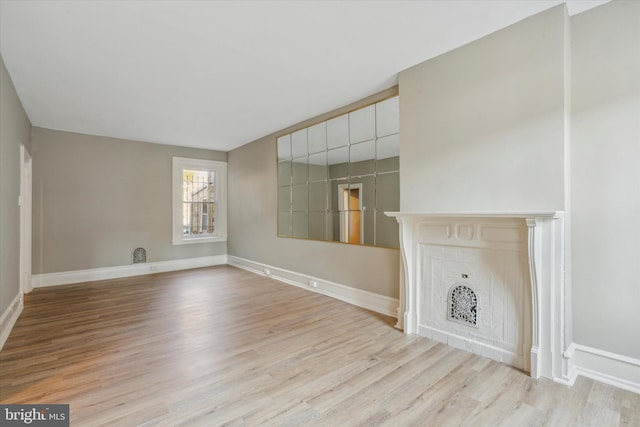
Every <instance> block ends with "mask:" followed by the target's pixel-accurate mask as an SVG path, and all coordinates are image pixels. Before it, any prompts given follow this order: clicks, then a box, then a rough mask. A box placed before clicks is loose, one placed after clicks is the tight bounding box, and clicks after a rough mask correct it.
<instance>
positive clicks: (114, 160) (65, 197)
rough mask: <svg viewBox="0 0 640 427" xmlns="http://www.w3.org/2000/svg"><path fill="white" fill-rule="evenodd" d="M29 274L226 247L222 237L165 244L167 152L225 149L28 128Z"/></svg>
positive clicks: (217, 156) (216, 156)
mask: <svg viewBox="0 0 640 427" xmlns="http://www.w3.org/2000/svg"><path fill="white" fill-rule="evenodd" d="M31 144H32V154H33V273H34V274H38V273H54V272H64V271H74V270H84V269H93V268H100V267H113V266H120V265H128V264H131V263H132V251H133V250H134V249H135V248H137V247H144V248H146V250H147V261H148V262H155V261H168V260H176V259H185V258H196V257H203V256H210V255H219V254H224V253H226V244H225V243H200V244H192V245H177V246H174V245H173V244H172V243H171V212H172V211H171V203H172V202H171V200H172V189H171V171H172V157H173V156H180V157H193V158H200V159H209V160H220V161H225V160H226V153H221V152H215V151H209V150H200V149H194V148H182V147H176V146H170V145H160V144H149V143H145V142H138V141H128V140H120V139H113V138H104V137H98V136H90V135H83V134H77V133H70V132H60V131H55V130H47V129H42V128H33V131H32V142H31Z"/></svg>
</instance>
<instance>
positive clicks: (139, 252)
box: [133, 248, 147, 264]
mask: <svg viewBox="0 0 640 427" xmlns="http://www.w3.org/2000/svg"><path fill="white" fill-rule="evenodd" d="M143 262H147V250H146V249H145V248H135V249H134V250H133V263H134V264H140V263H143Z"/></svg>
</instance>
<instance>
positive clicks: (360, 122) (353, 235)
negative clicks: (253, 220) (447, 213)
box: [277, 96, 400, 248]
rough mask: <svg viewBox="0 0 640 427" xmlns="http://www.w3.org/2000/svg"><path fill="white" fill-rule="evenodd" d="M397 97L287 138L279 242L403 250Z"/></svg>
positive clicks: (280, 147)
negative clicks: (322, 242)
mask: <svg viewBox="0 0 640 427" xmlns="http://www.w3.org/2000/svg"><path fill="white" fill-rule="evenodd" d="M398 101H399V100H398V97H397V96H394V97H392V98H388V99H385V100H383V101H380V102H378V103H376V104H373V105H369V106H367V107H363V108H360V109H358V110H355V111H351V112H350V113H347V114H343V115H341V116H338V117H335V118H332V119H330V120H327V121H324V122H321V123H318V124H316V125H313V126H310V127H307V128H304V129H300V130H297V131H295V132H292V133H289V134H286V135H283V136H281V137H279V138H278V139H277V152H278V235H279V236H281V237H295V238H300V239H313V240H325V241H336V242H343V243H351V244H361V245H375V246H385V247H395V248H397V247H398V246H399V231H398V223H397V222H396V220H395V218H389V217H387V216H386V215H385V214H384V212H385V211H399V210H400V179H399V168H400V162H399V154H400V134H399V131H400V130H399V102H398Z"/></svg>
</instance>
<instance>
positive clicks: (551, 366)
mask: <svg viewBox="0 0 640 427" xmlns="http://www.w3.org/2000/svg"><path fill="white" fill-rule="evenodd" d="M388 215H389V216H393V217H396V219H397V220H398V223H399V224H400V236H401V251H402V261H403V262H402V270H403V271H402V277H401V280H400V306H399V307H398V324H397V327H398V328H400V329H402V330H404V332H405V333H408V334H419V335H422V336H425V337H427V338H430V339H434V340H438V341H441V342H444V343H446V344H448V345H452V346H454V347H458V348H461V349H463V350H466V351H470V352H473V353H477V354H480V355H483V356H486V357H489V358H491V359H494V360H498V361H501V362H504V363H507V364H509V365H512V366H515V367H517V368H519V369H523V370H525V371H527V372H530V374H531V376H532V377H534V378H539V377H546V378H551V379H553V380H555V381H558V382H563V383H570V380H569V379H570V378H571V374H572V372H570V371H571V370H572V369H573V367H572V365H571V364H570V361H569V359H567V358H565V353H564V352H565V350H566V348H567V345H568V343H570V342H571V336H570V333H571V328H570V326H571V325H570V319H571V317H570V302H571V298H570V294H569V292H568V291H569V289H568V287H567V286H566V282H565V277H564V274H565V273H564V272H565V250H564V238H565V234H564V233H565V229H564V214H563V212H482V213H479V212H473V213H460V212H456V213H445V212H437V213H413V212H389V213H388Z"/></svg>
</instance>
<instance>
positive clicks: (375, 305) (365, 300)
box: [227, 255, 398, 317]
mask: <svg viewBox="0 0 640 427" xmlns="http://www.w3.org/2000/svg"><path fill="white" fill-rule="evenodd" d="M227 263H228V264H229V265H233V266H234V267H238V268H242V269H243V270H247V271H250V272H252V273H256V274H259V275H261V276H265V277H271V278H273V279H276V280H279V281H281V282H285V283H288V284H290V285H294V286H298V287H300V288H304V289H307V290H310V291H313V292H317V293H319V294H323V295H327V296H329V297H332V298H336V299H339V300H340V301H344V302H348V303H349V304H353V305H357V306H358V307H362V308H366V309H367V310H371V311H375V312H377V313H381V314H384V315H387V316H391V317H396V316H397V315H398V311H397V309H398V300H397V299H396V298H391V297H387V296H384V295H378V294H374V293H372V292H368V291H363V290H361V289H356V288H352V287H350V286H345V285H341V284H339V283H334V282H330V281H328V280H324V279H321V278H318V277H313V276H309V275H306V274H302V273H296V272H294V271H289V270H285V269H282V268H278V267H273V266H270V265H266V264H262V263H259V262H255V261H251V260H248V259H244V258H240V257H236V256H232V255H229V256H227Z"/></svg>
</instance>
